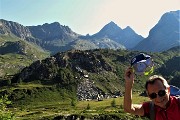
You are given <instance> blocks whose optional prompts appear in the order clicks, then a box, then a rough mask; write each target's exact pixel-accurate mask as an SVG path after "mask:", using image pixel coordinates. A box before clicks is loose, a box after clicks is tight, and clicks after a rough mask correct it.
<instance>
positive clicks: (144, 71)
mask: <svg viewBox="0 0 180 120" xmlns="http://www.w3.org/2000/svg"><path fill="white" fill-rule="evenodd" d="M131 67H132V68H133V70H134V71H135V74H137V75H149V74H151V73H153V71H154V64H153V60H152V58H151V56H149V55H146V54H144V53H140V54H139V55H137V56H135V57H134V58H132V60H131Z"/></svg>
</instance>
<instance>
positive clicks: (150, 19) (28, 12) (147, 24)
mask: <svg viewBox="0 0 180 120" xmlns="http://www.w3.org/2000/svg"><path fill="white" fill-rule="evenodd" d="M176 10H180V0H0V19H5V20H8V21H13V22H18V23H19V24H22V25H24V26H36V25H42V24H44V23H53V22H59V23H60V24H61V25H65V26H69V27H70V28H71V29H72V30H73V31H74V32H76V33H78V34H82V35H86V34H90V35H92V34H95V33H97V32H99V31H100V30H101V29H102V28H103V27H104V26H105V25H106V24H108V23H109V22H111V21H113V22H114V23H116V24H117V25H118V26H119V27H120V28H122V29H124V28H126V27H127V26H130V27H131V28H132V29H133V30H134V31H135V32H136V33H137V34H139V35H142V36H143V37H147V36H148V34H149V31H150V29H152V28H153V27H154V26H155V25H156V24H157V23H158V21H159V20H160V18H161V16H162V15H163V14H164V13H166V12H170V11H176Z"/></svg>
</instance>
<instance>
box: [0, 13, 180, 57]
mask: <svg viewBox="0 0 180 120" xmlns="http://www.w3.org/2000/svg"><path fill="white" fill-rule="evenodd" d="M179 14H180V10H177V11H171V12H167V13H165V14H164V15H163V16H162V17H161V19H160V20H159V22H158V23H157V24H156V25H155V26H154V27H153V28H152V29H151V30H150V32H149V36H148V37H147V38H143V37H142V36H141V35H138V34H137V33H136V32H135V31H134V30H133V29H131V27H129V26H128V27H126V28H125V29H121V28H120V27H119V26H117V25H116V24H115V23H114V22H113V21H111V22H110V23H108V24H107V25H105V26H104V27H103V28H102V29H101V30H100V31H99V32H98V33H96V34H94V35H89V34H87V35H86V36H84V35H80V34H78V33H76V32H74V31H72V30H71V29H70V28H69V27H68V26H64V25H61V24H60V23H58V22H54V23H51V24H48V23H45V24H43V25H38V26H23V25H21V24H19V23H16V22H12V21H7V20H3V19H0V37H2V35H5V36H7V35H9V36H11V37H18V38H19V39H22V40H25V41H27V42H30V44H33V45H34V44H35V45H37V46H39V47H40V48H42V49H43V50H45V51H49V52H50V53H51V54H55V53H57V52H61V51H67V50H70V49H78V50H88V49H99V48H109V49H128V50H138V51H148V52H161V51H165V50H168V49H170V48H172V47H174V46H178V45H179V43H180V38H179V36H180V32H179V28H180V27H179V24H180V17H179ZM1 42H2V41H1ZM5 42H6V41H3V44H4V43H5ZM0 47H2V44H1V46H0Z"/></svg>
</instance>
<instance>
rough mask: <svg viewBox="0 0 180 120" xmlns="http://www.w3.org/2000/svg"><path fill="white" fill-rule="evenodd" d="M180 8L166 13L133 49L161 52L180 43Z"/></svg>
mask: <svg viewBox="0 0 180 120" xmlns="http://www.w3.org/2000/svg"><path fill="white" fill-rule="evenodd" d="M179 15H180V10H178V11H171V12H168V13H165V14H164V15H163V16H162V17H161V19H160V20H159V22H158V23H157V24H156V25H155V26H154V27H153V28H152V29H151V31H150V32H149V36H148V37H147V38H145V39H144V40H143V41H141V42H140V43H139V44H138V45H137V46H136V47H135V48H133V50H140V51H151V52H161V51H165V50H168V49H170V48H172V47H174V46H178V45H180V38H179V36H180V31H179V28H180V26H179V25H180V16H179Z"/></svg>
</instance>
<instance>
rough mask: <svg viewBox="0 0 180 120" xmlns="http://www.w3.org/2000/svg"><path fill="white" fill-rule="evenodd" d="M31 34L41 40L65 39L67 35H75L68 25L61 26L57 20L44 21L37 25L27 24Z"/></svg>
mask: <svg viewBox="0 0 180 120" xmlns="http://www.w3.org/2000/svg"><path fill="white" fill-rule="evenodd" d="M29 29H30V31H31V33H32V35H33V36H34V37H36V38H39V39H42V40H46V41H47V40H54V39H65V38H67V37H77V36H78V34H76V33H75V32H73V31H72V30H71V29H70V28H69V27H68V26H62V25H60V23H58V22H54V23H51V24H48V23H45V24H43V25H38V26H29Z"/></svg>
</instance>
